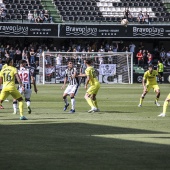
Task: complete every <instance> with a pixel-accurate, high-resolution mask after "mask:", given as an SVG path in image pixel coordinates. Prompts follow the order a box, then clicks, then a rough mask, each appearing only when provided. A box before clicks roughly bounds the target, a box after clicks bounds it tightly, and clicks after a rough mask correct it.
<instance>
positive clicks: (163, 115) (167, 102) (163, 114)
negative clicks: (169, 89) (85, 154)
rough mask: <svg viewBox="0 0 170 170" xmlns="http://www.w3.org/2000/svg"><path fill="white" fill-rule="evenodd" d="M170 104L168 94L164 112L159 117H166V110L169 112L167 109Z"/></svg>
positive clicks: (169, 95)
mask: <svg viewBox="0 0 170 170" xmlns="http://www.w3.org/2000/svg"><path fill="white" fill-rule="evenodd" d="M169 102H170V94H168V96H167V98H166V99H165V101H164V105H163V112H162V113H161V114H159V115H158V116H159V117H165V115H166V110H167V107H168V104H169Z"/></svg>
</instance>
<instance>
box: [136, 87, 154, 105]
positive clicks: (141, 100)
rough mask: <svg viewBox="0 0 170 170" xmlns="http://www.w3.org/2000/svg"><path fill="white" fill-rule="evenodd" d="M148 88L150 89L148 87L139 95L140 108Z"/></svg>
mask: <svg viewBox="0 0 170 170" xmlns="http://www.w3.org/2000/svg"><path fill="white" fill-rule="evenodd" d="M150 88H151V87H150V86H148V87H147V89H146V90H143V93H142V95H141V97H140V101H139V105H138V107H141V106H142V104H143V100H144V98H145V96H146V94H147V93H148V92H149V90H150Z"/></svg>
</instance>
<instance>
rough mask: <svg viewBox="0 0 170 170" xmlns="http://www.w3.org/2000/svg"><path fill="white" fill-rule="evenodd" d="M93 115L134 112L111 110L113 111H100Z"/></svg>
mask: <svg viewBox="0 0 170 170" xmlns="http://www.w3.org/2000/svg"><path fill="white" fill-rule="evenodd" d="M95 113H98V114H104V113H134V112H128V111H126V112H125V111H116V110H113V111H107V110H106V111H100V112H95Z"/></svg>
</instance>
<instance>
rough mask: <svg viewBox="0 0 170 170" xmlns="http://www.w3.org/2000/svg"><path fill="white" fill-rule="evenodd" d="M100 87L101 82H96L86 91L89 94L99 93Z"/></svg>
mask: <svg viewBox="0 0 170 170" xmlns="http://www.w3.org/2000/svg"><path fill="white" fill-rule="evenodd" d="M99 88H100V83H96V84H95V85H91V86H90V87H89V88H88V90H87V91H86V93H88V94H97V93H98V90H99Z"/></svg>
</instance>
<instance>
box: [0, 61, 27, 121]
mask: <svg viewBox="0 0 170 170" xmlns="http://www.w3.org/2000/svg"><path fill="white" fill-rule="evenodd" d="M6 64H7V66H6V67H5V68H4V69H2V70H1V72H0V84H2V82H3V89H2V91H1V94H0V106H2V102H3V101H4V99H6V98H7V97H8V96H9V95H12V97H13V98H15V99H16V100H18V102H19V111H20V120H27V118H26V117H25V116H23V98H22V96H21V94H20V93H19V91H18V90H17V89H16V87H15V77H16V79H17V81H18V83H19V85H20V87H21V88H22V90H24V86H23V84H22V82H21V80H20V78H19V75H18V72H17V69H16V68H15V67H13V60H12V59H11V58H7V59H6Z"/></svg>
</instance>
